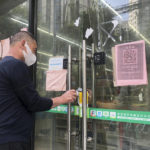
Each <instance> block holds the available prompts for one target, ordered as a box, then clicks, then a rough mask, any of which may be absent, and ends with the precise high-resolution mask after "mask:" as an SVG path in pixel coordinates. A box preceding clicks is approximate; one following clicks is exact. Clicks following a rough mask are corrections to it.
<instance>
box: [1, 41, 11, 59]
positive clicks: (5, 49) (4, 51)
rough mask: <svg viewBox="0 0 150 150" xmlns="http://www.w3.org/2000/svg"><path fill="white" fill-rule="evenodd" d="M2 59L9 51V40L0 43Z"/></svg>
mask: <svg viewBox="0 0 150 150" xmlns="http://www.w3.org/2000/svg"><path fill="white" fill-rule="evenodd" d="M0 43H1V44H0V57H2V58H3V57H5V56H6V55H7V53H8V51H9V48H10V40H9V38H7V39H4V40H1V42H0Z"/></svg>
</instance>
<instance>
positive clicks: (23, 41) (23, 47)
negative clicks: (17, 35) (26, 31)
mask: <svg viewBox="0 0 150 150" xmlns="http://www.w3.org/2000/svg"><path fill="white" fill-rule="evenodd" d="M25 43H26V41H25V40H21V41H20V48H21V49H22V50H25V51H26V47H25Z"/></svg>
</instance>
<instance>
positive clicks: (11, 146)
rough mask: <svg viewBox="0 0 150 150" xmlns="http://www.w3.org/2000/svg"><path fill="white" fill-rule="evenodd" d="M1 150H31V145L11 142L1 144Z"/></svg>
mask: <svg viewBox="0 0 150 150" xmlns="http://www.w3.org/2000/svg"><path fill="white" fill-rule="evenodd" d="M0 150H31V145H30V144H29V143H23V142H11V143H6V144H0Z"/></svg>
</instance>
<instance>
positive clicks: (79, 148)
mask: <svg viewBox="0 0 150 150" xmlns="http://www.w3.org/2000/svg"><path fill="white" fill-rule="evenodd" d="M79 87H80V88H81V87H82V49H81V48H79ZM81 133H82V119H81V118H80V117H79V147H78V150H81V148H82V146H81V145H82V134H81Z"/></svg>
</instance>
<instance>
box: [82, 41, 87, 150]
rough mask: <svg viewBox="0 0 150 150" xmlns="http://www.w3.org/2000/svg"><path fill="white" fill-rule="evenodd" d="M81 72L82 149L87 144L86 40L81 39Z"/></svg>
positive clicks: (84, 148)
mask: <svg viewBox="0 0 150 150" xmlns="http://www.w3.org/2000/svg"><path fill="white" fill-rule="evenodd" d="M82 70H83V71H82V73H83V100H82V116H83V140H82V142H83V145H82V146H83V148H82V149H83V150H86V146H87V91H86V42H85V40H83V53H82Z"/></svg>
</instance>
